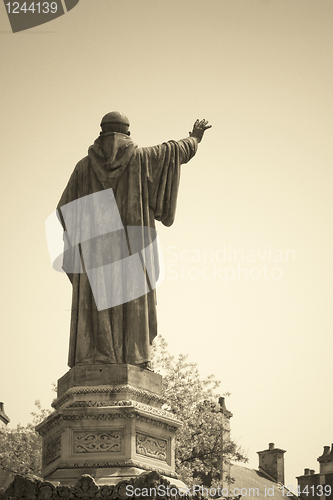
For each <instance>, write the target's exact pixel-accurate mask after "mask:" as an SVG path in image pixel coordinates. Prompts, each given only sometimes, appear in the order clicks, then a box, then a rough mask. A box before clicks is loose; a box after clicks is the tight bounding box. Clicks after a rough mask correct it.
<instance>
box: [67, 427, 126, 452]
mask: <svg viewBox="0 0 333 500" xmlns="http://www.w3.org/2000/svg"><path fill="white" fill-rule="evenodd" d="M73 438H74V443H73V452H74V453H102V452H109V453H110V452H111V453H112V452H119V451H121V445H122V438H123V436H122V431H110V432H105V431H104V432H87V431H82V432H74V433H73Z"/></svg>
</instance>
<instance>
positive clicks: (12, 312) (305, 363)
mask: <svg viewBox="0 0 333 500" xmlns="http://www.w3.org/2000/svg"><path fill="white" fill-rule="evenodd" d="M332 25H333V3H332V0H208V1H199V0H192V1H189V0H181V1H179V0H177V1H176V0H160V1H156V0H135V1H134V0H131V1H130V0H125V1H120V0H114V1H113V0H98V2H97V1H93V0H80V2H79V4H78V5H77V6H76V7H75V8H74V9H72V10H71V11H70V12H69V13H67V14H66V15H64V16H61V17H59V18H58V19H56V20H54V21H52V22H50V23H47V24H45V25H42V26H39V27H37V28H33V29H31V30H27V31H23V32H19V33H16V34H12V32H11V30H10V25H9V21H8V19H7V18H6V10H5V6H4V4H3V3H2V4H1V5H0V51H1V79H0V85H1V93H0V96H1V97H0V99H1V108H0V137H1V139H2V140H1V142H2V152H1V167H0V176H1V177H0V186H1V197H0V204H1V214H2V217H1V232H2V245H1V283H2V286H1V291H0V293H1V306H2V311H1V317H0V328H1V331H2V335H1V387H0V400H1V401H3V402H4V403H5V411H6V413H7V415H8V416H9V417H10V419H11V424H10V425H13V426H15V425H16V424H17V423H19V422H21V423H22V424H26V423H27V422H28V421H30V412H31V411H33V410H34V401H35V399H37V398H39V399H40V400H41V402H42V405H43V406H45V407H46V406H49V404H50V402H51V400H52V399H53V398H54V396H55V395H54V393H53V392H52V387H51V386H52V383H53V382H56V381H57V379H58V378H60V377H61V376H62V375H63V374H64V373H65V372H66V371H67V369H68V367H67V354H68V337H69V320H70V303H71V286H70V283H69V281H68V279H67V277H66V275H64V274H61V273H57V272H55V271H54V270H53V269H52V266H51V262H50V259H49V256H48V250H47V244H46V238H45V230H44V224H45V220H46V218H47V217H48V216H49V215H50V214H51V213H52V212H53V211H54V210H55V207H56V205H57V203H58V200H59V198H60V195H61V193H62V191H63V189H64V188H65V186H66V183H67V181H68V179H69V176H70V174H71V172H72V170H73V168H74V166H75V164H76V163H77V162H78V161H79V160H80V159H81V158H82V157H84V156H85V155H86V153H87V149H88V147H89V145H90V144H92V143H93V141H94V139H95V138H96V137H97V136H98V134H99V123H100V120H101V117H102V116H103V115H104V114H105V113H107V112H109V111H113V110H118V111H122V112H123V113H125V114H126V115H127V116H128V117H129V119H130V122H131V134H132V138H133V140H134V142H136V143H137V144H138V145H139V146H152V145H155V144H158V143H161V142H163V141H166V140H169V139H181V138H183V137H186V136H187V135H188V132H189V130H191V128H192V125H193V122H194V121H195V119H196V118H200V119H201V118H205V119H207V120H209V121H210V123H211V124H212V125H213V128H212V129H211V130H209V131H207V132H206V134H205V137H204V139H203V141H202V143H201V144H200V145H199V150H198V153H197V155H196V157H195V158H194V159H193V160H192V161H191V162H190V163H189V164H187V165H184V166H183V167H182V178H181V187H180V192H179V198H178V207H177V214H176V221H175V223H174V225H173V226H172V227H170V228H165V227H163V226H162V225H161V224H158V233H159V238H160V242H161V246H162V249H163V258H164V268H165V279H164V281H163V282H162V284H161V285H160V286H159V287H158V290H157V296H158V321H159V332H160V333H161V334H162V335H163V336H164V337H165V339H166V340H167V342H168V343H169V347H170V351H171V352H172V353H174V354H178V353H188V354H189V359H190V360H191V361H195V362H197V363H198V365H199V369H200V372H201V374H202V375H203V376H206V375H209V374H211V373H214V374H215V375H216V377H217V379H219V380H221V394H222V393H224V392H226V391H228V392H231V396H230V398H228V400H227V408H228V409H229V410H230V411H232V413H233V415H234V416H233V418H232V420H231V426H232V433H233V438H234V439H235V440H236V441H237V442H238V443H239V444H240V445H241V446H242V448H243V449H244V451H245V453H247V455H248V457H249V466H250V467H253V468H256V467H257V466H258V456H257V455H256V452H257V451H260V450H264V449H266V448H267V447H268V443H269V442H274V443H275V445H276V447H279V448H282V449H284V450H287V453H286V454H285V470H286V484H287V485H288V484H290V485H293V486H294V488H295V486H296V480H295V476H297V475H302V474H303V471H304V468H305V467H308V468H313V469H315V470H316V472H318V470H319V469H318V465H319V464H318V463H317V461H316V459H317V457H318V456H319V455H321V454H322V451H323V446H324V445H330V444H331V443H332V441H333V430H332V412H333V398H332V387H331V386H332V375H331V372H332V348H333V345H332V338H333V335H332V333H333V332H332V330H333V306H332V300H333V263H332V247H333V236H332V226H333V209H332V194H331V191H332V184H333V173H332V160H333V140H332V125H333V95H332V88H333V48H332V47H333V30H332Z"/></svg>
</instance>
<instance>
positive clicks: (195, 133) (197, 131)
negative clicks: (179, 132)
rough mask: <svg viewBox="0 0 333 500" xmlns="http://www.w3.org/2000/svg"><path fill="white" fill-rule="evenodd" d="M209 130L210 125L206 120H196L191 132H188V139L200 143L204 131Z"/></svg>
mask: <svg viewBox="0 0 333 500" xmlns="http://www.w3.org/2000/svg"><path fill="white" fill-rule="evenodd" d="M209 128H211V125H209V124H208V121H207V120H200V121H199V120H196V122H195V124H194V125H193V130H192V132H190V137H194V138H195V139H197V141H198V142H201V139H202V138H203V135H204V132H205V130H207V129H209Z"/></svg>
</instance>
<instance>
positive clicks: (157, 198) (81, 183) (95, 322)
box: [58, 132, 197, 367]
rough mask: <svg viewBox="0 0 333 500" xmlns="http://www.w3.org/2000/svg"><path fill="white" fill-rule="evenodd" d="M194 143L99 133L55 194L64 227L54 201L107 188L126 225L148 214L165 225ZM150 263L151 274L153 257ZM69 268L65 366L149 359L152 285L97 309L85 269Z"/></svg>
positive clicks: (143, 222)
mask: <svg viewBox="0 0 333 500" xmlns="http://www.w3.org/2000/svg"><path fill="white" fill-rule="evenodd" d="M196 149H197V141H196V140H195V139H193V138H187V139H183V140H181V141H169V142H166V143H163V144H161V145H158V146H155V147H147V148H138V147H137V146H136V145H135V144H134V143H133V142H132V141H131V139H130V138H129V137H128V136H127V135H124V134H120V133H114V132H112V133H107V134H102V135H101V136H100V137H99V138H98V139H96V141H95V143H94V144H93V145H92V146H91V147H90V148H89V150H88V156H86V157H85V158H83V159H82V160H81V161H80V162H79V163H78V164H77V165H76V167H75V169H74V172H73V174H72V176H71V178H70V180H69V182H68V185H67V187H66V189H65V191H64V193H63V195H62V197H61V199H60V202H59V204H58V213H59V214H60V219H61V220H62V223H63V225H64V229H65V230H66V227H65V223H64V220H63V218H62V216H61V207H63V206H64V205H66V204H68V203H70V202H73V201H75V200H78V199H80V198H82V197H84V196H87V195H91V194H93V193H98V192H99V191H103V190H106V189H110V188H112V190H113V193H114V196H115V200H116V203H117V207H118V210H119V214H120V217H121V220H122V224H123V226H124V227H125V228H126V227H128V226H140V227H141V228H142V229H143V228H147V227H148V228H153V229H154V228H155V220H158V221H161V222H162V223H163V224H164V225H165V226H170V225H171V224H172V223H173V221H174V217H175V210H176V202H177V194H178V187H179V179H180V165H181V164H182V163H186V162H188V161H189V160H190V159H191V158H192V157H193V156H194V154H195V153H196ZM110 250H111V249H110ZM65 258H66V256H65V257H64V264H66V263H65ZM154 266H155V271H156V274H158V263H157V262H154ZM74 267H75V266H74ZM68 269H69V267H68V263H67V271H66V265H65V266H64V270H65V272H67V275H68V277H69V279H70V281H71V283H72V285H73V297H72V313H71V324H70V342H69V357H68V365H69V366H70V367H72V366H74V365H78V364H98V363H129V364H134V365H138V364H142V363H146V362H148V361H150V348H149V346H150V345H151V343H152V341H153V339H154V337H155V336H156V334H157V319H156V295H155V290H154V289H153V290H150V291H149V292H148V293H146V294H144V295H142V296H140V297H138V298H135V299H134V300H130V301H129V302H126V303H123V304H120V305H116V306H114V307H110V308H109V309H104V310H98V309H97V307H96V303H95V299H94V296H93V294H92V290H91V286H90V283H89V280H88V276H87V273H86V272H85V270H83V272H82V271H81V272H68Z"/></svg>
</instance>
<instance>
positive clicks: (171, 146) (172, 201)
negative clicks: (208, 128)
mask: <svg viewBox="0 0 333 500" xmlns="http://www.w3.org/2000/svg"><path fill="white" fill-rule="evenodd" d="M197 147H198V142H197V141H196V139H193V138H191V137H188V138H187V139H182V140H181V141H169V142H165V143H163V144H161V145H159V146H154V147H150V148H142V149H141V150H140V155H141V160H142V164H143V165H145V168H146V175H147V179H148V191H149V206H150V208H151V209H152V210H153V212H154V217H155V219H156V220H158V221H161V222H162V223H163V224H164V225H165V226H171V224H172V223H173V222H174V219H175V213H176V204H177V195H178V188H179V180H180V165H181V164H183V163H187V162H188V161H189V160H190V159H191V158H193V156H194V155H195V153H196V151H197Z"/></svg>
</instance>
